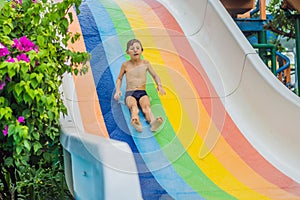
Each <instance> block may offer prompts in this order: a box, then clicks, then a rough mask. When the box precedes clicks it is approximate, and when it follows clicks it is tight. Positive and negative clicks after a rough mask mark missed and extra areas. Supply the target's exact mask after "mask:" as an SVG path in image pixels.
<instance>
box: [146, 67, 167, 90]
mask: <svg viewBox="0 0 300 200" xmlns="http://www.w3.org/2000/svg"><path fill="white" fill-rule="evenodd" d="M148 65H149V67H148V71H149V73H150V74H151V76H152V78H153V79H154V81H155V83H156V85H157V91H158V92H159V93H160V94H161V95H165V94H166V92H165V90H164V88H163V87H162V84H161V80H160V78H159V76H158V75H157V74H156V72H155V71H154V69H153V67H152V66H151V64H150V63H149V64H148Z"/></svg>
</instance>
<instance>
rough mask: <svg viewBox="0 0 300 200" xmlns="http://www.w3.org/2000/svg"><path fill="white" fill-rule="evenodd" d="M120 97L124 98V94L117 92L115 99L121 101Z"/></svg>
mask: <svg viewBox="0 0 300 200" xmlns="http://www.w3.org/2000/svg"><path fill="white" fill-rule="evenodd" d="M120 96H122V92H121V91H116V93H115V95H114V99H115V100H116V101H119V100H120Z"/></svg>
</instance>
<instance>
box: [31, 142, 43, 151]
mask: <svg viewBox="0 0 300 200" xmlns="http://www.w3.org/2000/svg"><path fill="white" fill-rule="evenodd" d="M41 148H42V145H41V144H40V143H39V142H35V143H33V150H34V152H35V153H36V152H37V151H38V150H40V149H41Z"/></svg>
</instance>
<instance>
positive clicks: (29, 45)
mask: <svg viewBox="0 0 300 200" xmlns="http://www.w3.org/2000/svg"><path fill="white" fill-rule="evenodd" d="M13 42H14V44H13V45H12V47H13V48H16V49H18V50H19V51H20V52H28V51H31V50H34V51H35V52H38V46H36V45H35V44H34V43H33V42H32V41H31V40H29V39H28V38H27V37H26V35H25V36H22V37H20V39H17V38H15V39H14V40H13Z"/></svg>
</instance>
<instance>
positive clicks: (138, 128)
mask: <svg viewBox="0 0 300 200" xmlns="http://www.w3.org/2000/svg"><path fill="white" fill-rule="evenodd" d="M131 125H132V126H133V127H134V128H135V130H136V131H138V132H142V130H143V127H142V125H141V123H140V122H139V121H138V120H137V119H132V120H131Z"/></svg>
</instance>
